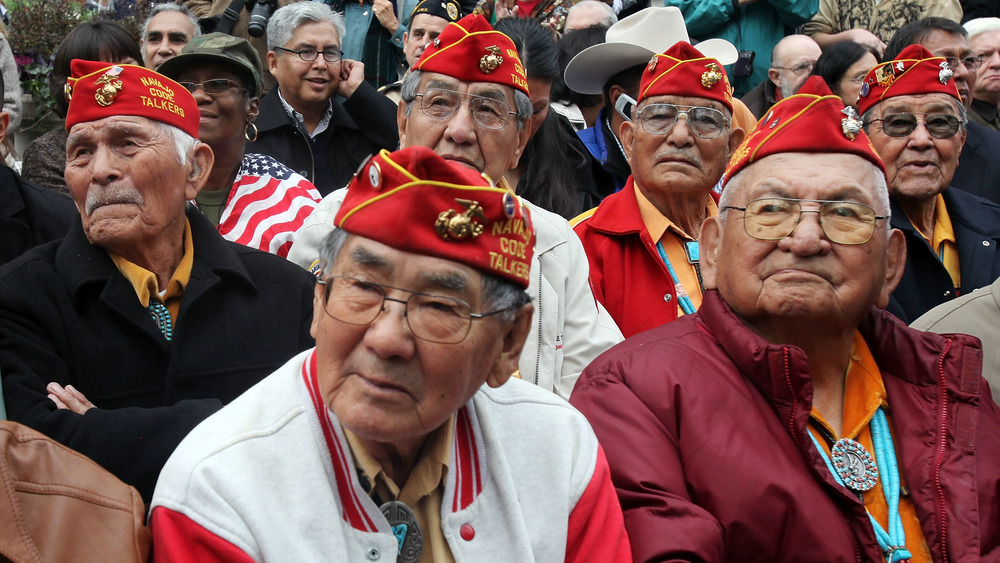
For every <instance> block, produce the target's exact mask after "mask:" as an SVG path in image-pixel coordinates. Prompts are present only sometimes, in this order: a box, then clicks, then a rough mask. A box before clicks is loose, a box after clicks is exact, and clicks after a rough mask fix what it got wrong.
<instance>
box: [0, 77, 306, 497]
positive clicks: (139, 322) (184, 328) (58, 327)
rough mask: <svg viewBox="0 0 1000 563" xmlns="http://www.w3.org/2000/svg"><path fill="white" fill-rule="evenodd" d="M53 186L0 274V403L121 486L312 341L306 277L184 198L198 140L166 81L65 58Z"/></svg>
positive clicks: (203, 149) (134, 481) (198, 161)
mask: <svg viewBox="0 0 1000 563" xmlns="http://www.w3.org/2000/svg"><path fill="white" fill-rule="evenodd" d="M72 72H73V74H72V78H70V79H69V83H68V91H69V95H70V102H69V112H68V114H67V117H66V127H67V129H68V130H69V139H68V142H67V147H66V184H67V185H68V186H69V189H70V192H71V194H72V195H73V199H74V200H75V201H76V207H77V208H78V210H79V218H78V219H77V220H76V225H75V226H73V227H71V228H70V230H69V232H68V233H67V235H66V238H65V239H63V240H62V241H57V242H53V243H49V244H47V245H43V246H39V247H36V248H35V249H33V250H32V251H30V252H28V253H26V254H24V255H22V256H21V258H20V259H18V260H16V261H14V262H11V263H9V264H7V265H6V266H5V268H4V269H3V270H2V272H3V273H2V274H0V373H2V374H3V391H4V396H5V397H6V401H7V412H8V414H9V416H10V418H11V419H12V420H15V421H17V422H21V423H23V424H25V425H27V426H30V427H32V428H34V429H36V430H38V431H40V432H42V433H44V434H48V435H49V436H51V437H52V438H54V439H56V440H58V441H60V442H62V443H63V444H65V445H67V446H69V447H71V448H73V449H76V450H78V451H80V452H81V453H83V454H84V455H87V456H88V457H90V458H92V459H93V460H94V461H96V462H97V463H99V464H101V465H102V466H104V467H105V468H106V469H108V470H110V471H111V472H112V473H114V474H115V475H117V476H118V477H119V478H120V479H122V480H123V481H125V482H126V483H128V484H130V485H134V486H135V487H136V488H137V489H139V492H140V493H142V494H143V497H144V499H145V500H146V501H147V502H148V500H149V499H150V497H151V496H152V492H153V487H154V485H155V483H156V478H157V475H158V474H159V472H160V468H161V467H162V466H163V464H164V462H166V460H167V457H168V456H169V455H170V453H171V452H172V451H173V449H174V447H175V446H176V445H177V444H178V443H180V441H181V439H182V438H183V437H184V436H185V435H186V434H187V432H188V431H190V430H191V429H192V428H194V426H195V425H196V424H198V423H199V422H201V421H202V420H203V419H204V418H205V417H207V416H208V415H209V414H211V413H212V412H214V411H216V410H218V409H219V408H221V407H222V405H223V403H225V402H228V401H230V400H232V399H233V398H235V397H236V396H237V395H239V394H240V393H241V392H243V391H244V390H246V389H248V388H249V387H250V386H251V385H253V384H254V383H256V382H258V381H260V380H261V379H262V378H263V377H264V376H265V375H267V374H268V373H270V372H271V371H273V370H274V369H275V368H276V367H278V366H280V365H281V364H282V363H283V362H285V361H286V360H287V359H288V358H289V357H291V356H292V355H294V354H296V353H297V352H300V351H302V350H304V349H306V348H308V347H309V346H311V345H312V342H313V341H312V338H311V337H310V335H309V322H310V319H311V318H312V317H311V313H312V309H311V299H312V292H313V283H312V281H311V280H310V279H309V276H308V275H305V274H304V273H303V272H302V271H301V270H300V269H298V268H295V267H294V266H292V265H290V264H288V263H287V261H285V260H283V259H281V258H279V257H277V256H272V255H269V254H266V253H263V252H260V251H257V250H252V249H249V248H247V247H245V246H242V245H237V244H235V243H230V242H227V241H225V240H223V239H222V237H221V236H220V235H219V233H218V232H217V231H216V230H215V228H214V227H213V226H212V224H211V223H209V221H208V220H207V219H205V217H203V216H202V215H201V213H200V212H199V211H198V210H197V209H195V208H194V207H191V206H187V205H186V202H187V201H188V200H192V199H194V198H195V196H196V195H197V193H198V191H199V190H200V189H201V188H202V186H204V184H205V181H206V179H207V178H208V175H209V172H210V170H211V168H212V164H213V155H212V149H211V148H209V146H208V145H206V144H204V143H200V142H198V139H197V135H198V119H199V115H198V105H197V103H196V102H195V99H194V98H193V97H192V95H191V94H190V93H189V92H188V91H187V90H186V89H185V88H184V87H183V86H181V85H180V84H178V83H176V82H174V81H173V80H170V79H169V78H166V77H165V76H162V75H160V74H157V73H156V72H154V71H152V70H149V69H146V68H143V67H139V66H132V65H109V64H107V63H97V62H89V61H80V60H77V61H73V63H72Z"/></svg>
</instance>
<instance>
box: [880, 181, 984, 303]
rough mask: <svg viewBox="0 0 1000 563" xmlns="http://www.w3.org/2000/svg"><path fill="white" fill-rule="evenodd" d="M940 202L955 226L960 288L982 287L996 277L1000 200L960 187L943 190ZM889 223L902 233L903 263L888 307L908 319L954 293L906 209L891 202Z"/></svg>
mask: <svg viewBox="0 0 1000 563" xmlns="http://www.w3.org/2000/svg"><path fill="white" fill-rule="evenodd" d="M944 201H945V207H946V209H947V210H948V216H949V217H950V218H951V225H952V228H953V229H954V231H955V243H956V247H957V248H958V263H959V270H960V272H961V276H962V288H961V290H960V293H962V294H965V293H969V292H970V291H972V290H974V289H977V288H980V287H985V286H987V285H990V284H991V283H993V281H994V280H996V279H997V278H998V277H1000V253H998V252H997V245H998V244H1000V205H997V204H995V203H993V202H990V201H986V200H984V199H982V198H978V197H976V196H973V195H969V194H967V193H965V192H962V191H959V190H956V189H954V188H948V189H946V190H945V191H944ZM891 207H892V219H891V220H890V221H891V224H892V227H893V228H895V229H899V230H901V231H903V234H904V235H905V236H906V268H905V269H904V271H903V278H902V279H901V280H900V282H899V286H897V287H896V290H895V291H893V292H892V297H891V299H890V301H889V311H890V312H891V313H893V314H895V315H896V316H897V317H899V318H901V319H903V320H904V321H906V322H907V323H911V322H913V321H915V320H916V319H917V317H919V316H920V315H922V314H924V313H926V312H927V311H929V310H930V309H932V308H933V307H935V306H936V305H939V304H941V303H944V302H945V301H950V300H952V299H954V298H955V297H956V291H955V284H954V283H952V281H951V276H949V275H948V270H946V269H945V267H944V264H942V263H941V261H940V260H939V259H938V256H937V253H935V252H934V251H933V250H932V249H931V246H930V245H929V244H927V241H926V240H924V237H923V236H921V235H920V233H918V232H917V230H916V229H915V228H913V225H912V224H911V223H910V220H909V219H908V218H907V217H906V214H905V213H903V211H902V210H901V209H900V208H899V206H897V205H896V203H895V202H892V205H891Z"/></svg>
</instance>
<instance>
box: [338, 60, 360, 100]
mask: <svg viewBox="0 0 1000 563" xmlns="http://www.w3.org/2000/svg"><path fill="white" fill-rule="evenodd" d="M364 81H365V63H363V62H360V61H352V60H350V59H341V61H340V83H339V84H337V90H336V93H337V94H339V95H341V96H343V97H345V98H350V97H351V96H352V95H353V94H354V91H355V90H357V89H358V86H361V83H362V82H364Z"/></svg>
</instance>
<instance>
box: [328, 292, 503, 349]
mask: <svg viewBox="0 0 1000 563" xmlns="http://www.w3.org/2000/svg"><path fill="white" fill-rule="evenodd" d="M318 283H319V284H320V285H323V286H326V300H325V301H324V303H325V304H326V306H325V307H324V310H325V311H326V313H327V314H328V315H330V316H331V317H333V318H335V319H337V320H338V321H341V322H344V323H347V324H352V325H358V326H364V325H368V324H371V323H373V322H375V319H376V318H378V316H379V314H380V313H382V311H385V302H386V301H392V302H395V303H402V304H403V305H404V306H405V309H404V310H403V316H404V317H405V318H406V324H407V326H409V328H410V332H412V333H413V336H416V337H417V338H419V339H421V340H427V341H428V342H437V343H439V344H458V343H459V342H461V341H463V340H465V337H467V336H468V335H469V330H471V328H472V321H473V320H476V319H484V318H486V317H489V316H492V315H496V314H497V313H502V312H504V311H507V310H509V309H510V307H505V308H503V309H497V310H496V311H490V312H489V313H473V312H472V307H470V306H469V304H468V303H466V302H465V301H462V300H460V299H453V298H451V297H442V296H440V295H430V294H428V293H421V292H419V291H410V290H408V289H402V288H399V287H392V286H388V285H382V284H378V283H374V282H369V281H365V280H359V279H356V278H351V277H347V276H330V277H329V278H327V280H326V281H320V282H318ZM387 289H394V290H397V291H404V292H406V293H409V294H410V296H409V297H408V298H407V299H396V298H393V297H388V296H387V295H386V290H387Z"/></svg>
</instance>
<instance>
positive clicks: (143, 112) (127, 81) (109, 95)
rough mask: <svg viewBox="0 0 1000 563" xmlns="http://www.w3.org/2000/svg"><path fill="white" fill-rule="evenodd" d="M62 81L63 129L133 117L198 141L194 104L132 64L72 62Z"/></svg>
mask: <svg viewBox="0 0 1000 563" xmlns="http://www.w3.org/2000/svg"><path fill="white" fill-rule="evenodd" d="M70 69H71V74H70V77H69V78H68V79H67V80H66V99H67V100H69V110H68V111H67V112H66V130H67V131H69V130H70V129H71V128H72V127H73V126H74V125H76V124H77V123H85V122H87V121H96V120H98V119H103V118H105V117H110V116H112V115H137V116H139V117H148V118H149V119H152V120H155V121H161V122H163V123H166V124H168V125H173V126H175V127H177V128H179V129H181V130H182V131H184V132H185V133H187V134H189V135H191V136H192V137H194V138H196V139H197V138H198V122H199V121H200V119H201V118H200V116H199V114H198V103H197V102H196V101H195V99H194V96H192V95H191V93H190V92H188V91H187V90H186V89H185V88H184V87H183V86H181V85H180V84H178V83H176V82H174V81H173V80H171V79H169V78H167V77H166V76H163V75H162V74H159V73H157V72H155V71H152V70H150V69H148V68H145V67H141V66H136V65H124V64H122V65H113V64H108V63H102V62H97V61H85V60H81V59H73V61H72V62H71V63H70Z"/></svg>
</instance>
